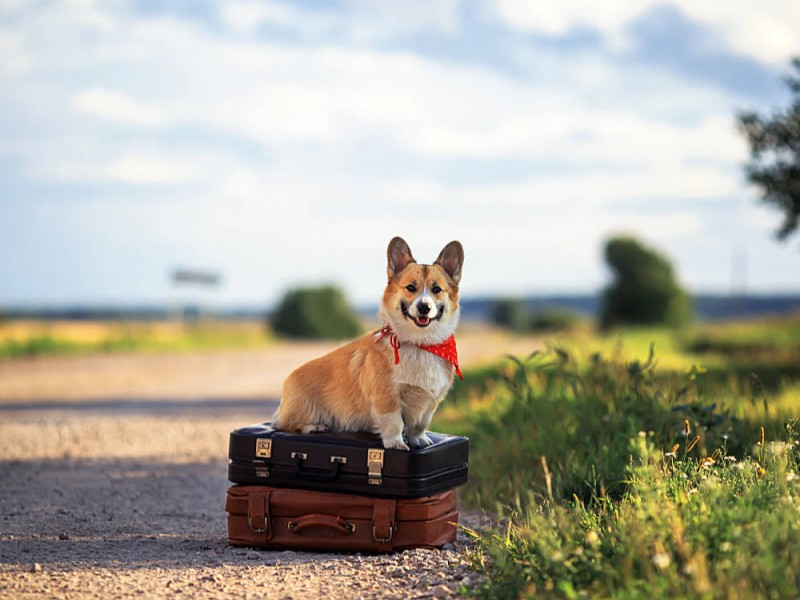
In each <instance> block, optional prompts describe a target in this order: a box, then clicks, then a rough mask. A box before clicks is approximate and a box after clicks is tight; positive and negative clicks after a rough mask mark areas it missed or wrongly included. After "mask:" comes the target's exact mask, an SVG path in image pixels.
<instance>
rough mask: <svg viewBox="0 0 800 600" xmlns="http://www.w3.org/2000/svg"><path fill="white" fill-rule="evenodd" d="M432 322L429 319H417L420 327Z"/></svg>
mask: <svg viewBox="0 0 800 600" xmlns="http://www.w3.org/2000/svg"><path fill="white" fill-rule="evenodd" d="M430 322H431V320H430V319H429V318H428V317H417V323H419V324H420V325H427V324H428V323H430Z"/></svg>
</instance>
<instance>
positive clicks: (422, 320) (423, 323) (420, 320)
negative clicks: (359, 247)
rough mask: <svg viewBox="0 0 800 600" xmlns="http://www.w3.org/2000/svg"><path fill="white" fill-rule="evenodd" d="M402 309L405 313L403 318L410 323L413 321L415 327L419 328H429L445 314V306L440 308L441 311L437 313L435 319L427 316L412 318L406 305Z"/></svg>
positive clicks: (401, 306)
mask: <svg viewBox="0 0 800 600" xmlns="http://www.w3.org/2000/svg"><path fill="white" fill-rule="evenodd" d="M400 309H401V310H402V311H403V316H404V317H405V318H406V319H408V320H409V321H412V322H413V323H414V325H416V326H417V327H427V326H428V325H430V324H431V323H432V322H433V321H438V320H439V319H441V318H442V315H443V314H444V307H443V306H439V307H438V309H439V310H438V311H437V313H436V316H435V317H433V318H432V319H431V318H430V317H428V316H427V315H417V316H416V317H415V316H412V315H411V313H410V312H408V307H407V306H406V305H405V304H401V305H400Z"/></svg>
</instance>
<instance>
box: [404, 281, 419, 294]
mask: <svg viewBox="0 0 800 600" xmlns="http://www.w3.org/2000/svg"><path fill="white" fill-rule="evenodd" d="M406 289H407V290H408V291H409V292H416V291H417V286H415V285H414V284H413V283H409V284H408V285H407V286H406Z"/></svg>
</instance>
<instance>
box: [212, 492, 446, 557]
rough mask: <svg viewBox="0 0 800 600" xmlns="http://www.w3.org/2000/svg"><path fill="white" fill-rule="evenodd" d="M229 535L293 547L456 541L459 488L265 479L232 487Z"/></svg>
mask: <svg viewBox="0 0 800 600" xmlns="http://www.w3.org/2000/svg"><path fill="white" fill-rule="evenodd" d="M225 510H226V511H227V512H228V541H229V542H230V543H231V544H232V545H234V546H253V547H258V548H278V549H294V550H332V551H348V552H393V551H395V550H404V549H407V548H418V547H440V546H443V545H444V544H446V543H448V542H452V541H455V539H456V527H457V523H458V511H457V510H456V493H455V490H449V491H447V492H443V493H441V494H437V495H435V496H427V497H423V498H400V499H393V498H373V497H370V496H357V495H351V494H336V493H330V492H314V491H308V490H297V489H287V488H273V487H268V486H263V485H252V486H250V485H234V486H232V487H231V488H229V489H228V498H227V502H226V504H225Z"/></svg>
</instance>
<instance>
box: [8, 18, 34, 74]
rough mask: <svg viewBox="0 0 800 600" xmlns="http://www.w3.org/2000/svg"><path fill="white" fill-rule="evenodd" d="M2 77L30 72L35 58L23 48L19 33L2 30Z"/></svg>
mask: <svg viewBox="0 0 800 600" xmlns="http://www.w3.org/2000/svg"><path fill="white" fill-rule="evenodd" d="M0 56H2V57H3V59H2V60H0V75H8V76H12V77H15V76H20V75H25V74H26V73H28V72H30V71H31V70H32V69H33V67H34V65H35V62H34V59H33V57H32V56H31V55H30V54H29V53H27V52H26V51H25V50H24V49H23V48H22V36H21V35H20V34H19V33H18V32H13V31H9V30H5V29H0Z"/></svg>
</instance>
